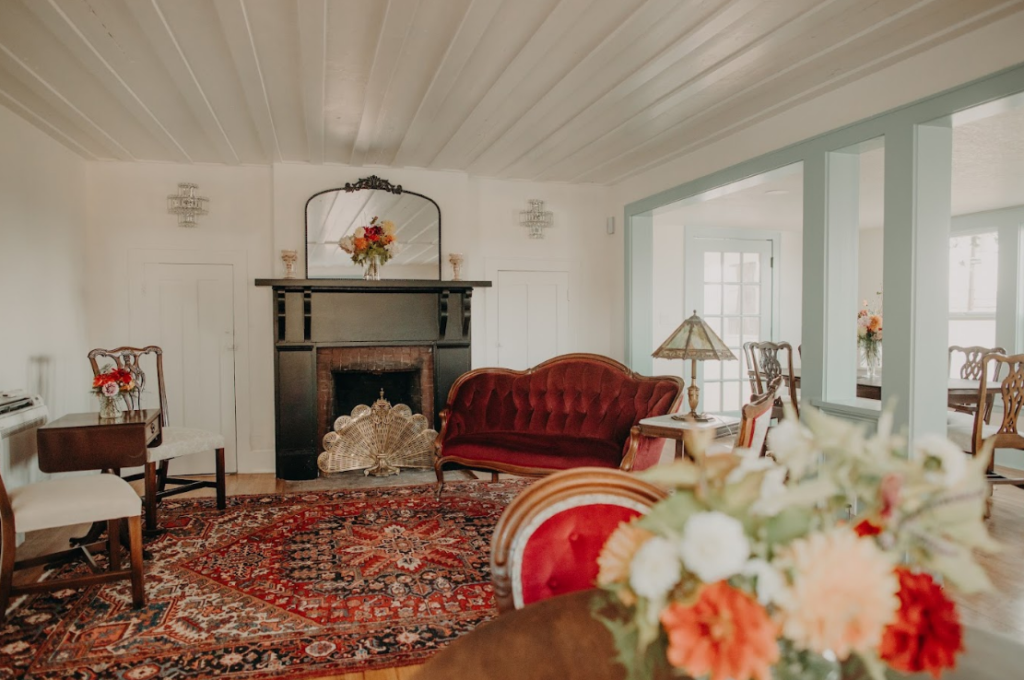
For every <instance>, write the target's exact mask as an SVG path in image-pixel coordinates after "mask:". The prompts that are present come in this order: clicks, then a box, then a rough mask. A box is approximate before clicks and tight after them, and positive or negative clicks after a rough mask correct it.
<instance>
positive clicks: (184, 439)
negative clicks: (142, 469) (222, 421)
mask: <svg viewBox="0 0 1024 680" xmlns="http://www.w3.org/2000/svg"><path fill="white" fill-rule="evenodd" d="M222 448H224V435H222V434H218V433H216V432H210V431H209V430H197V429H195V428H192V427H173V426H172V427H165V428H164V429H163V443H162V444H160V446H154V447H152V448H150V449H147V450H146V454H147V455H146V457H147V459H148V460H149V462H150V463H156V462H158V461H161V460H169V459H171V458H178V457H179V456H188V455H190V454H193V453H203V452H206V451H213V450H215V449H222Z"/></svg>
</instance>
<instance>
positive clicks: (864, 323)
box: [857, 292, 882, 355]
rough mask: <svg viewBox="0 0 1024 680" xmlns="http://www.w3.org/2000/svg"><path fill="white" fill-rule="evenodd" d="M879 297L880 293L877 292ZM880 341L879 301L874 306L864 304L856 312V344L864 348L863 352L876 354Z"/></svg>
mask: <svg viewBox="0 0 1024 680" xmlns="http://www.w3.org/2000/svg"><path fill="white" fill-rule="evenodd" d="M877 295H878V296H879V297H881V295H882V294H881V293H880V292H879V293H878V294H877ZM881 342H882V305H881V302H879V304H878V305H877V306H875V307H874V308H871V307H869V306H868V301H867V300H865V301H864V306H863V307H862V308H861V310H860V311H859V312H857V344H858V345H859V346H860V347H861V348H862V349H863V350H864V352H865V354H868V355H872V354H875V355H877V354H878V348H879V345H880V344H881Z"/></svg>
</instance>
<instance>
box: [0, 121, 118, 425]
mask: <svg viewBox="0 0 1024 680" xmlns="http://www.w3.org/2000/svg"><path fill="white" fill-rule="evenodd" d="M84 244H85V162H84V161H83V160H82V159H81V158H79V157H78V156H76V155H75V154H73V153H71V152H70V151H68V150H67V149H66V148H64V147H63V146H61V145H60V144H58V143H57V142H55V141H54V140H52V139H50V138H49V137H48V136H46V135H45V134H43V133H42V132H40V131H39V130H37V129H36V128H35V127H33V126H31V125H29V124H28V123H26V122H25V121H23V120H22V119H21V118H18V117H17V116H15V115H14V114H13V113H11V112H10V111H9V110H8V109H6V108H3V107H0V290H2V291H3V293H2V294H0V338H2V342H0V389H3V390H6V389H24V390H28V391H29V392H31V393H39V394H42V395H43V398H44V399H45V401H46V403H47V405H48V406H49V408H50V414H51V417H58V416H61V415H63V414H65V413H71V412H77V411H89V410H95V407H96V404H95V401H96V400H95V399H94V398H93V397H92V395H91V392H90V389H91V383H92V372H91V370H90V369H89V363H88V360H87V359H86V356H85V355H86V352H88V349H89V348H88V346H87V345H88V335H87V328H88V326H89V325H90V321H99V322H102V320H101V319H90V318H89V317H88V316H87V314H86V305H85V290H86V288H87V286H88V282H89V279H88V278H87V276H86V271H85V258H84V256H83V250H84V248H83V246H84Z"/></svg>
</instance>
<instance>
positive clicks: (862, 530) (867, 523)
mask: <svg viewBox="0 0 1024 680" xmlns="http://www.w3.org/2000/svg"><path fill="white" fill-rule="evenodd" d="M853 530H854V531H855V532H857V535H858V536H860V537H861V538H863V537H865V536H877V535H878V534H880V533H882V527H880V526H878V525H877V524H875V523H874V522H872V521H871V520H868V519H862V520H861V521H860V522H858V523H857V526H855V527H853Z"/></svg>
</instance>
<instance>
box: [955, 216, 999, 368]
mask: <svg viewBox="0 0 1024 680" xmlns="http://www.w3.org/2000/svg"><path fill="white" fill-rule="evenodd" d="M998 282H999V234H998V232H996V231H985V232H975V233H971V234H963V235H959V236H953V237H952V238H950V239H949V344H950V345H960V346H961V347H969V346H971V345H980V346H982V347H994V346H995V344H996V293H997V290H998V285H999V284H998ZM962 363H963V358H962V355H961V356H960V357H958V356H956V355H954V356H953V358H952V365H951V366H950V371H951V374H952V375H959V371H960V364H962Z"/></svg>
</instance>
